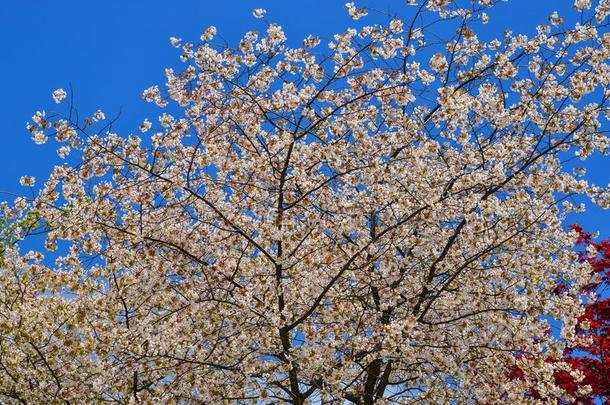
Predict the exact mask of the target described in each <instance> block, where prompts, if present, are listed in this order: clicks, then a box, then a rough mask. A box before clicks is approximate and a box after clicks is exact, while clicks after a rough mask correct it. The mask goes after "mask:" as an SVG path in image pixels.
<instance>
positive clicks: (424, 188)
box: [0, 0, 610, 405]
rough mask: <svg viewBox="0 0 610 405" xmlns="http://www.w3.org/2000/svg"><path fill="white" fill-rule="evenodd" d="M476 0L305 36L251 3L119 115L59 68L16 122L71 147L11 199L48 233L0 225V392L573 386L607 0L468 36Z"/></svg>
mask: <svg viewBox="0 0 610 405" xmlns="http://www.w3.org/2000/svg"><path fill="white" fill-rule="evenodd" d="M495 3H496V1H493V0H479V1H477V2H474V1H453V0H423V1H419V2H417V3H416V2H415V1H407V4H406V5H405V4H402V5H400V6H397V8H399V9H398V10H396V15H388V16H387V18H386V22H385V23H380V24H377V23H375V24H370V25H367V18H368V17H367V14H368V13H369V12H372V11H369V10H367V9H365V8H361V7H359V6H357V5H354V4H353V3H347V4H346V9H347V11H348V13H349V14H350V16H351V17H352V18H353V19H354V20H355V22H354V28H349V29H346V30H344V31H342V32H339V33H337V34H336V35H335V36H334V37H333V38H330V39H323V38H318V37H316V36H315V35H313V34H312V35H311V36H309V37H307V38H305V39H304V40H303V43H302V46H300V47H291V46H289V45H288V44H287V38H286V35H285V34H284V31H283V30H282V28H281V27H280V26H279V25H277V24H274V23H272V22H269V21H267V19H266V17H265V10H263V9H256V10H254V12H253V14H254V17H256V18H258V19H260V20H261V24H262V27H263V28H262V29H261V30H259V31H250V32H248V33H246V35H245V36H244V37H243V39H242V40H241V41H240V42H239V44H235V46H232V45H230V44H226V43H225V42H223V41H222V40H220V39H218V38H217V33H216V28H215V27H209V28H207V29H206V30H205V31H204V32H203V33H202V35H201V38H199V40H198V41H197V42H195V43H190V42H184V41H182V40H180V39H178V38H171V40H170V43H171V45H172V46H175V47H176V48H177V49H178V50H179V52H180V60H181V61H182V63H183V66H182V67H181V68H167V69H166V70H165V73H166V77H167V83H166V85H165V87H163V88H161V87H158V86H153V87H150V88H149V89H147V90H145V91H144V93H143V97H144V99H145V100H146V101H148V102H151V103H155V104H156V105H158V106H159V107H160V109H161V112H160V115H159V117H158V119H154V120H153V119H150V120H149V119H146V120H144V121H143V122H142V124H141V125H140V127H139V128H136V129H134V133H132V134H119V133H117V132H116V131H115V130H114V129H113V128H114V121H113V119H108V118H107V117H106V116H105V114H104V112H102V111H97V112H95V113H93V114H82V113H81V112H80V111H79V110H78V108H77V106H76V104H75V103H74V102H73V100H72V98H71V97H70V96H71V94H69V92H66V91H64V90H62V89H58V90H57V91H56V92H54V93H53V99H54V101H55V102H56V103H57V108H56V110H57V111H53V112H49V113H47V112H45V111H38V112H36V113H35V115H34V116H33V118H32V122H31V123H29V124H28V130H29V132H30V133H31V135H32V138H33V140H34V141H35V142H37V143H44V142H54V143H56V144H57V153H58V154H59V156H60V157H61V158H65V159H67V160H66V161H67V162H71V163H70V164H63V165H58V166H56V167H55V169H54V170H53V171H52V173H50V175H49V177H48V179H46V180H45V181H44V183H43V184H42V186H41V187H40V191H39V193H38V194H37V195H36V196H35V197H34V198H31V199H25V198H19V199H18V200H16V201H15V203H14V204H13V205H11V206H10V207H9V206H7V207H5V209H4V212H5V214H6V215H8V216H9V217H10V218H15V219H16V220H22V219H23V218H26V216H27V215H30V216H31V217H30V222H28V223H27V224H28V225H31V226H30V227H28V229H30V228H31V227H33V226H36V225H37V224H43V225H42V226H43V228H42V229H41V230H42V231H44V232H45V233H46V241H45V246H44V247H43V246H40V247H39V249H34V250H30V251H24V249H22V248H21V244H20V242H14V240H18V239H19V237H20V236H23V232H19V231H15V232H16V237H15V238H14V239H11V241H10V242H11V243H6V245H5V252H4V255H3V262H2V269H1V270H0V315H1V316H0V337H1V339H0V396H2V401H6V402H9V403H10V402H14V403H83V402H85V403H89V402H91V403H98V402H113V403H123V404H127V403H139V402H142V403H160V402H163V403H185V404H186V403H206V404H208V403H244V404H245V403H293V404H305V403H326V404H328V403H344V402H347V403H349V402H351V403H354V404H362V405H365V404H373V403H489V404H491V403H494V404H495V403H529V402H531V403H535V402H536V401H538V400H539V399H546V400H549V401H553V400H557V399H569V398H571V397H573V396H574V395H579V394H580V392H573V391H570V389H567V387H565V386H561V385H558V384H556V381H555V377H556V375H557V373H558V372H561V371H562V370H564V371H565V370H571V366H570V363H569V362H567V361H565V359H562V356H563V352H564V349H565V348H566V347H567V346H570V345H573V344H578V341H579V339H580V335H581V332H580V330H581V328H582V323H579V322H578V321H577V320H578V319H579V317H580V316H582V315H583V311H584V309H583V305H582V302H583V300H585V301H586V299H587V298H586V297H585V296H583V288H585V287H586V286H587V285H588V284H589V283H590V271H591V264H590V262H589V261H586V260H585V261H582V260H581V261H579V260H578V255H577V254H576V253H575V252H574V250H573V246H574V244H575V243H576V242H577V240H578V237H579V233H578V232H577V230H574V229H572V230H569V229H566V228H565V225H564V222H563V221H564V219H565V216H566V215H567V214H568V213H570V212H572V211H579V210H582V207H580V206H577V205H576V204H574V203H573V202H572V201H573V199H572V198H573V197H576V196H586V197H588V198H590V200H591V201H592V203H593V204H597V205H599V206H601V207H603V208H608V207H609V206H610V191H609V190H608V188H607V187H602V186H598V185H595V184H591V183H590V182H588V181H587V180H586V179H585V178H584V177H583V176H582V174H583V173H582V170H576V171H574V172H570V171H568V170H566V168H565V160H566V159H568V158H570V157H573V156H574V155H576V156H577V157H579V158H581V159H586V158H587V157H589V156H590V155H592V154H594V153H601V154H607V152H608V147H609V145H610V140H609V138H608V136H607V130H606V129H605V128H606V127H607V123H608V118H609V113H608V111H609V110H608V97H609V96H610V89H609V82H610V71H609V69H608V57H609V55H610V34H609V33H608V32H607V24H608V14H609V13H610V2H608V1H607V0H601V1H600V2H597V3H596V4H591V2H590V1H589V0H576V2H575V3H574V8H575V11H574V13H575V15H577V16H578V18H577V20H578V22H576V23H574V24H571V25H568V24H567V23H566V22H564V20H563V18H562V16H560V15H558V14H557V13H554V14H553V15H551V16H549V19H548V21H541V22H540V25H539V26H538V27H537V28H536V33H535V34H534V35H532V36H530V37H528V36H525V35H516V34H513V33H512V32H511V31H510V30H507V31H506V32H505V34H504V36H503V37H502V38H498V39H494V40H490V41H484V40H483V39H481V38H480V37H479V35H478V34H477V31H479V30H480V29H481V28H480V27H481V25H482V24H485V23H487V20H488V16H487V14H486V12H487V10H488V9H489V8H490V7H493V6H494V5H495ZM569 20H570V21H572V20H574V18H570V19H569ZM143 63H145V62H143ZM22 182H23V184H24V185H32V184H33V182H34V180H33V179H31V178H23V179H22ZM31 212H35V216H34V217H32V214H29V213H31ZM32 218H34V219H32ZM14 228H15V229H17V228H19V229H23V227H21V226H18V227H14ZM558 286H561V293H557V288H558ZM589 298H590V299H593V298H594V297H592V296H591V297H589ZM550 322H555V323H557V324H560V325H561V336H560V337H559V336H554V335H553V334H549V333H548V330H549V323H550ZM542 359H548V360H550V361H545V360H542ZM513 366H514V367H517V368H518V370H519V373H520V375H519V378H514V376H511V375H510V373H508V372H507V371H506V370H507V368H510V367H513ZM532 389H535V390H536V393H537V394H536V395H537V397H536V398H535V397H534V396H532V395H531V392H532V391H531V390H532Z"/></svg>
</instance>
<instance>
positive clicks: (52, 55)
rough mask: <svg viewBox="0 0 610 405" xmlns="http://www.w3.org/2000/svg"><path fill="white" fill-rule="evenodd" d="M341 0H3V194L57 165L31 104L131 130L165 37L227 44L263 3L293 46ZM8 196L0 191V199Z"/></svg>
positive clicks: (497, 13) (165, 59)
mask: <svg viewBox="0 0 610 405" xmlns="http://www.w3.org/2000/svg"><path fill="white" fill-rule="evenodd" d="M344 2H345V1H342V0H341V1H339V0H306V1H305V0H290V1H288V0H264V1H263V0H256V1H246V0H224V1H217V0H175V1H172V2H170V1H167V0H103V1H102V0H86V1H83V0H79V1H77V0H53V1H50V0H4V1H2V2H1V5H0V37H1V38H3V41H2V43H1V44H0V55H1V56H0V58H1V59H0V73H1V77H2V78H3V80H2V82H3V83H2V92H3V95H2V97H0V122H2V134H1V138H0V160H1V161H2V169H3V170H2V171H1V172H0V191H2V192H19V191H21V192H23V188H21V187H20V186H19V184H18V180H19V177H20V176H21V175H24V174H28V175H34V176H36V177H37V179H38V181H39V182H41V181H43V180H44V179H45V178H46V174H47V173H49V171H50V169H51V167H52V166H53V165H54V164H56V163H58V161H59V160H58V158H57V156H56V154H55V153H54V147H53V146H52V145H44V146H40V145H35V144H34V143H33V142H32V141H31V140H30V138H29V134H28V133H27V131H26V129H25V123H26V121H28V120H29V119H30V117H31V116H32V113H33V112H34V111H36V110H37V109H51V108H53V103H52V100H51V98H50V93H51V92H52V91H53V90H54V89H56V88H58V87H63V88H68V87H69V86H70V85H71V86H72V88H73V89H74V92H75V96H76V98H75V102H76V104H77V106H78V108H79V110H80V111H82V112H83V113H91V112H93V111H95V110H96V109H97V108H101V109H102V110H103V111H104V112H106V115H107V116H112V115H113V114H115V113H116V112H118V111H119V109H122V118H121V120H120V121H119V123H118V126H117V127H116V129H118V131H119V132H122V133H129V131H132V130H135V129H136V128H137V125H138V124H139V123H140V122H141V120H142V119H143V118H144V117H147V116H148V117H154V116H156V112H157V110H155V109H154V108H153V107H151V106H150V105H147V104H145V103H144V102H143V101H142V100H141V93H142V90H143V89H145V88H147V87H149V86H150V85H152V84H163V79H164V76H163V69H164V68H165V67H166V66H175V65H177V56H178V53H177V51H176V49H174V48H172V47H170V46H169V43H168V38H169V37H170V36H176V37H181V38H183V39H185V40H196V39H197V38H198V37H199V35H200V34H201V32H202V31H203V29H204V28H205V27H207V26H209V25H215V26H216V27H217V28H218V31H219V33H220V34H221V35H222V36H223V37H224V38H225V39H226V40H227V41H228V42H229V43H231V44H234V45H235V44H236V43H237V40H238V39H239V38H240V37H241V35H242V34H243V33H244V32H245V31H248V30H251V29H257V30H261V29H263V25H262V24H263V23H262V22H260V21H258V20H255V19H254V18H253V17H252V14H251V12H252V9H254V8H257V7H263V8H266V9H267V11H268V14H267V18H268V20H270V21H273V22H277V23H279V24H280V25H282V26H283V27H284V29H285V31H286V33H287V35H288V37H289V39H290V42H292V43H294V44H296V43H298V42H300V40H301V39H302V38H303V37H304V36H306V35H308V34H310V33H315V34H317V35H320V36H323V37H324V36H329V35H331V34H332V33H334V32H338V31H339V30H342V29H344V28H345V27H347V26H350V25H352V24H353V22H352V21H351V20H350V19H349V18H348V17H347V14H346V12H345V10H344V8H343V4H344ZM356 4H357V5H365V6H373V7H375V8H377V9H380V10H383V11H388V10H391V11H392V12H393V13H396V14H398V15H401V16H405V17H406V16H409V15H410V14H411V13H412V12H413V8H410V7H408V6H406V2H405V1H404V0H375V1H373V0H368V1H356ZM571 4H572V1H571V0H511V1H509V2H508V3H503V4H500V5H499V6H497V7H496V8H495V9H494V11H493V12H492V13H490V16H491V22H490V24H488V25H487V26H486V27H488V28H487V29H488V30H489V32H488V34H489V35H490V36H496V35H498V34H500V33H501V32H502V31H503V30H504V29H505V28H510V29H512V30H513V32H522V33H526V34H531V33H532V32H533V30H534V28H535V25H536V24H538V23H542V22H545V21H546V17H547V16H548V15H549V14H550V13H551V12H552V11H553V10H555V9H557V10H558V11H560V13H561V12H562V10H563V11H565V12H568V11H567V10H569V9H570V6H571ZM607 163H608V160H606V165H604V162H603V160H602V159H596V160H595V161H594V162H592V163H590V164H588V167H589V171H590V173H591V174H590V176H591V178H594V179H595V181H596V182H598V183H601V185H606V184H607V183H608V181H609V180H610V169H608V167H610V165H608V164H607ZM6 199H10V200H12V197H11V196H10V195H8V194H0V200H6ZM609 219H610V212H608V211H602V210H598V209H594V210H590V211H588V212H587V213H586V214H585V215H583V216H581V217H579V218H575V219H573V220H575V221H578V222H579V223H581V224H582V225H583V226H584V227H585V229H587V230H591V231H593V230H599V231H601V233H602V235H605V236H610V221H609Z"/></svg>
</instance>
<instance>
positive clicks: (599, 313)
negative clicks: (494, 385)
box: [556, 225, 610, 404]
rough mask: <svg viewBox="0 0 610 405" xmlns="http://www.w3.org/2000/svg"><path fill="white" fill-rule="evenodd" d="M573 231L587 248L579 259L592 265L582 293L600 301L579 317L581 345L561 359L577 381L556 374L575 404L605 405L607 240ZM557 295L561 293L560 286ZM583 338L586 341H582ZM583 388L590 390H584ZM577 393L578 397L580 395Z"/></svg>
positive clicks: (609, 383)
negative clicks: (595, 297)
mask: <svg viewBox="0 0 610 405" xmlns="http://www.w3.org/2000/svg"><path fill="white" fill-rule="evenodd" d="M572 228H573V229H574V230H576V231H577V232H578V233H579V238H578V245H581V246H583V247H585V248H586V250H584V251H582V252H581V255H580V260H581V261H582V262H586V263H588V264H589V265H590V266H591V269H592V276H593V279H592V281H591V283H590V284H589V285H587V286H585V287H584V292H585V293H588V292H595V293H597V294H599V298H598V299H596V300H595V301H593V302H590V303H588V304H587V305H586V307H585V313H584V314H583V315H581V316H580V317H579V318H578V323H577V334H578V335H579V336H581V337H583V338H584V339H583V341H582V342H581V343H580V344H577V345H574V346H570V347H568V348H567V349H566V351H565V353H564V359H565V361H566V362H567V363H569V364H570V365H571V366H572V368H573V369H574V370H578V371H579V375H577V376H576V378H575V377H574V376H572V375H570V374H569V373H567V372H565V371H564V372H562V373H559V374H558V375H557V376H556V378H557V381H558V384H559V385H560V386H561V387H562V388H564V389H565V390H566V391H567V392H569V393H570V395H572V396H573V397H574V398H575V401H574V403H581V404H595V403H596V401H598V403H599V401H603V403H608V401H609V400H610V297H609V296H608V287H609V286H610V240H607V239H606V240H602V241H600V242H595V241H594V240H593V237H592V235H591V234H589V233H587V232H584V231H583V229H582V228H581V227H579V226H578V225H573V226H572ZM559 290H560V291H559V292H560V293H561V291H562V290H563V288H562V286H560V288H559ZM585 339H586V340H585ZM586 386H588V387H590V388H585V387H586ZM579 391H580V393H581V394H580V395H578V394H579Z"/></svg>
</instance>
